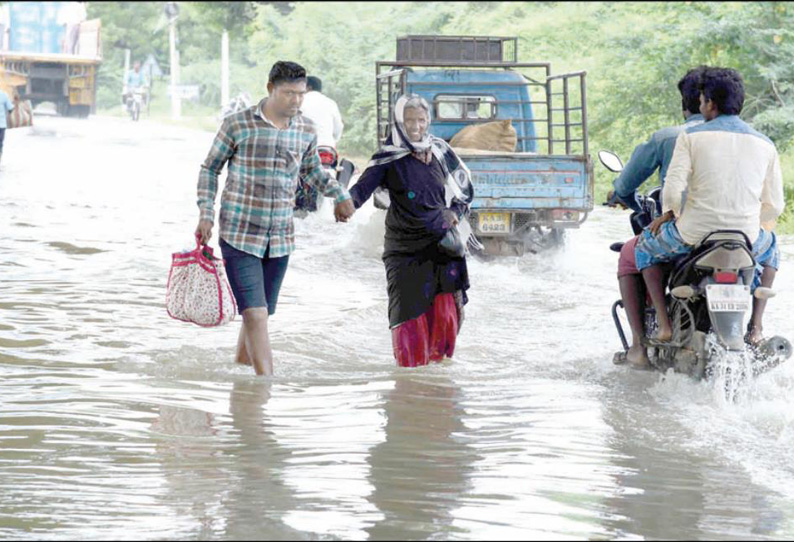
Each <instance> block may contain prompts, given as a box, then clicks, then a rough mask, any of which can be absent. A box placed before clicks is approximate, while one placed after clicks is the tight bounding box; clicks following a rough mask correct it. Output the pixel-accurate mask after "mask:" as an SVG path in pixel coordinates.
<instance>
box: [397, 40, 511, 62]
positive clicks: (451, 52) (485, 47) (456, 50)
mask: <svg viewBox="0 0 794 542" xmlns="http://www.w3.org/2000/svg"><path fill="white" fill-rule="evenodd" d="M394 58H396V59H397V61H398V62H440V63H446V64H447V65H461V66H468V65H470V64H471V63H483V64H488V63H496V62H499V63H510V62H512V63H515V62H516V61H517V60H518V39H517V38H515V37H510V38H508V37H501V36H438V35H421V36H403V37H400V38H397V54H396V55H395V57H394Z"/></svg>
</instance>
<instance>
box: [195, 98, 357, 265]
mask: <svg viewBox="0 0 794 542" xmlns="http://www.w3.org/2000/svg"><path fill="white" fill-rule="evenodd" d="M266 101H267V98H265V99H263V100H262V101H261V102H259V104H257V105H256V106H255V107H251V108H249V109H246V110H245V111H241V112H240V113H236V114H234V115H230V116H228V117H226V119H224V121H223V124H222V125H221V127H220V129H219V130H218V134H217V135H216V136H215V140H214V141H213V142H212V148H211V149H210V152H209V154H207V158H206V159H205V160H204V163H203V164H202V165H201V172H200V173H199V179H198V207H199V210H200V216H201V219H202V220H209V221H212V222H215V220H214V219H215V210H214V206H215V194H216V193H217V191H218V175H220V172H221V170H222V169H223V166H224V164H226V162H228V163H229V166H228V175H227V177H226V185H225V186H224V189H223V194H222V195H221V211H220V231H219V235H220V237H222V238H223V239H224V240H225V241H226V242H227V243H229V244H230V245H232V246H233V247H234V248H236V249H238V250H242V251H243V252H247V253H249V254H253V255H255V256H257V257H259V258H262V257H264V255H265V251H266V250H267V247H268V244H269V245H270V254H269V256H270V257H271V258H278V257H281V256H287V255H289V254H290V253H291V252H292V251H293V250H294V249H295V225H294V223H293V220H292V214H293V209H294V207H295V191H296V190H297V187H298V178H299V177H300V178H302V179H303V180H304V181H305V182H307V183H308V184H310V185H313V186H315V187H317V188H318V189H319V191H320V192H321V193H323V194H324V195H326V196H328V197H333V198H334V199H335V201H336V202H337V203H339V202H342V201H345V200H346V199H349V198H350V194H348V192H347V190H345V189H344V188H342V187H341V186H339V184H338V183H337V182H336V181H335V180H334V179H332V178H331V177H329V176H328V175H327V174H326V173H325V171H324V170H323V168H322V165H321V163H320V157H319V155H318V154H317V131H316V129H315V126H314V124H313V123H312V121H310V120H309V119H307V118H306V117H303V116H301V115H297V116H295V117H293V118H292V119H290V123H289V126H287V127H286V128H285V129H283V130H280V129H278V128H277V127H276V126H275V125H273V123H271V122H270V121H268V120H267V119H266V118H265V116H264V107H265V102H266Z"/></svg>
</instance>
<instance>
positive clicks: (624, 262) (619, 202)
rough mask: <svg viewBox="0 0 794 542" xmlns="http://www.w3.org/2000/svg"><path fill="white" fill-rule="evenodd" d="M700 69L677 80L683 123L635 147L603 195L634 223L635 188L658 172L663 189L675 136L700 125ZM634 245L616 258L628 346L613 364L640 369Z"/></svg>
mask: <svg viewBox="0 0 794 542" xmlns="http://www.w3.org/2000/svg"><path fill="white" fill-rule="evenodd" d="M704 70H705V66H698V67H697V68H692V69H691V70H689V71H688V72H686V74H684V76H683V77H682V78H681V80H680V81H678V91H679V92H680V93H681V110H682V114H683V116H684V123H683V124H679V125H677V126H668V127H665V128H662V129H660V130H657V131H656V132H654V133H653V134H652V135H651V137H650V138H649V139H648V141H646V142H645V143H641V144H640V145H637V147H635V149H634V152H632V153H631V158H629V161H628V163H627V164H626V166H625V167H624V168H623V171H621V172H620V175H619V176H618V177H617V178H616V179H615V180H614V182H613V183H612V185H613V187H614V188H613V190H611V191H610V192H609V194H608V195H607V204H608V205H609V206H610V207H616V206H621V207H623V208H624V209H625V208H630V209H632V210H634V211H637V212H638V213H640V215H639V216H638V217H637V218H638V220H640V221H642V220H643V217H644V214H643V213H642V209H641V208H640V205H639V203H638V201H637V189H638V188H639V187H640V186H641V185H642V183H644V182H645V180H646V179H648V178H649V177H650V176H651V175H653V173H654V172H655V171H656V170H658V171H659V181H660V183H661V184H662V186H664V178H665V175H666V174H667V168H668V166H669V165H670V159H671V158H672V157H673V149H674V148H675V141H676V138H677V137H678V134H680V133H681V132H682V131H683V130H685V129H686V128H690V127H692V126H697V125H699V124H703V115H701V114H700V90H699V89H698V84H699V83H700V77H701V75H702V73H703V71H704ZM649 221H650V217H647V220H645V223H647V222H649ZM641 223H642V222H641ZM643 225H645V224H643ZM636 242H637V237H634V238H632V239H630V240H629V241H627V242H626V243H624V245H623V248H622V249H621V251H620V258H619V259H618V285H619V287H620V297H621V299H622V300H623V308H624V310H625V312H626V317H627V319H628V321H629V327H630V328H631V334H632V341H631V347H630V348H629V350H628V352H623V351H621V352H617V353H616V354H615V357H614V359H613V361H614V362H615V363H618V364H620V363H625V362H626V361H628V362H629V363H630V364H631V365H632V366H633V367H637V368H644V367H648V366H649V361H648V356H647V354H646V353H645V347H644V346H643V344H642V342H641V340H642V337H643V335H644V333H643V317H642V315H643V304H644V303H643V302H644V299H645V289H644V287H643V286H644V285H643V281H642V276H641V275H640V272H639V271H638V270H637V267H636V265H635V263H634V247H635V245H636Z"/></svg>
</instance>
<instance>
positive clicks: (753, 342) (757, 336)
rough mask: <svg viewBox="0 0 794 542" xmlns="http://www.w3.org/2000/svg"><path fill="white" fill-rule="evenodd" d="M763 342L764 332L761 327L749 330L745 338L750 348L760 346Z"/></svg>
mask: <svg viewBox="0 0 794 542" xmlns="http://www.w3.org/2000/svg"><path fill="white" fill-rule="evenodd" d="M763 340H764V332H763V329H762V328H760V327H755V326H753V327H751V328H750V329H749V330H747V335H745V336H744V342H746V343H747V344H749V345H750V346H758V344H759V343H760V342H761V341H763Z"/></svg>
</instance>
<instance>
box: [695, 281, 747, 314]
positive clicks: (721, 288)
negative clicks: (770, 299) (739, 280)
mask: <svg viewBox="0 0 794 542" xmlns="http://www.w3.org/2000/svg"><path fill="white" fill-rule="evenodd" d="M706 299H708V302H709V310H710V311H711V312H745V311H747V310H748V309H749V308H750V287H749V286H742V285H740V284H709V285H708V286H706Z"/></svg>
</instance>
